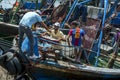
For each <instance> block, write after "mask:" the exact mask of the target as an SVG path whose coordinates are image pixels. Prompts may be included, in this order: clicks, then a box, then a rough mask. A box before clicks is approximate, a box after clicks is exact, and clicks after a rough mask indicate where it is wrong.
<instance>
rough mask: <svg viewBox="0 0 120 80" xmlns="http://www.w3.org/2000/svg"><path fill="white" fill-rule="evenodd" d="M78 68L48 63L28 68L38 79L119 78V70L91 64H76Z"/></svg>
mask: <svg viewBox="0 0 120 80" xmlns="http://www.w3.org/2000/svg"><path fill="white" fill-rule="evenodd" d="M56 66H57V67H56ZM78 66H80V67H78V69H75V68H70V67H65V66H60V65H55V64H54V65H50V64H49V65H48V64H38V65H35V66H34V67H32V68H31V69H30V72H31V73H32V77H35V78H36V79H39V78H41V77H54V78H58V79H61V78H63V79H65V80H66V79H75V80H79V79H90V80H92V79H99V80H101V79H119V78H120V70H117V69H108V68H98V67H91V66H82V65H78Z"/></svg>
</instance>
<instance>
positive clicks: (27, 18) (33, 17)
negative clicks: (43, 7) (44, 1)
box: [19, 10, 48, 56]
mask: <svg viewBox="0 0 120 80" xmlns="http://www.w3.org/2000/svg"><path fill="white" fill-rule="evenodd" d="M36 23H40V24H41V25H42V26H43V27H44V28H46V29H47V30H48V28H47V26H46V24H45V23H44V22H43V21H42V18H41V11H40V10H36V11H35V12H27V13H26V14H25V15H24V16H23V17H22V19H21V21H20V23H19V51H20V53H22V50H21V45H22V40H23V36H24V34H26V36H27V37H28V39H29V41H30V54H29V56H33V34H32V26H34V24H36Z"/></svg>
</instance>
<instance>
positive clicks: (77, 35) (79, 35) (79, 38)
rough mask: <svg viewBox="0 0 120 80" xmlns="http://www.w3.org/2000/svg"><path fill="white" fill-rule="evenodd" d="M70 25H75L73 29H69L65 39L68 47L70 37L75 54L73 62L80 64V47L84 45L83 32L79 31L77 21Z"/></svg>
mask: <svg viewBox="0 0 120 80" xmlns="http://www.w3.org/2000/svg"><path fill="white" fill-rule="evenodd" d="M72 24H74V25H75V28H74V29H70V31H69V33H68V37H67V41H68V45H69V46H70V40H69V38H70V36H71V39H72V40H71V44H72V46H73V47H74V54H75V61H76V62H79V63H81V62H80V57H81V52H82V51H81V47H82V44H83V45H84V42H83V41H84V40H85V37H84V35H85V31H84V30H83V29H80V24H79V23H78V22H77V21H73V22H72Z"/></svg>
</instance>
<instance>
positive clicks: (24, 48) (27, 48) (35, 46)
mask: <svg viewBox="0 0 120 80" xmlns="http://www.w3.org/2000/svg"><path fill="white" fill-rule="evenodd" d="M38 26H39V24H38V23H36V24H35V25H34V27H32V34H33V42H34V43H33V52H34V54H33V56H30V57H29V58H31V59H36V58H40V57H41V55H40V53H39V51H38V36H37V32H36V29H37V27H38ZM21 49H22V52H24V53H27V54H26V55H29V52H30V41H29V39H28V37H25V39H24V40H23V42H22V47H21Z"/></svg>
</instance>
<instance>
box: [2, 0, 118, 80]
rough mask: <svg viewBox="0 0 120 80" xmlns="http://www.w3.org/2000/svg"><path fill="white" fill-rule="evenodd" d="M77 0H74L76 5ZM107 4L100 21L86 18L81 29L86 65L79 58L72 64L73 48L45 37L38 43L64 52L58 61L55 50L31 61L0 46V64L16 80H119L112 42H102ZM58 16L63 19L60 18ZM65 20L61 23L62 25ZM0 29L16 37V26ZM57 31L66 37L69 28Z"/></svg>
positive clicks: (4, 25) (7, 25) (4, 24)
mask: <svg viewBox="0 0 120 80" xmlns="http://www.w3.org/2000/svg"><path fill="white" fill-rule="evenodd" d="M77 1H78V0H75V2H76V3H77ZM87 1H89V0H87ZM118 1H119V0H116V2H115V3H117V2H118ZM107 2H108V1H107V0H105V9H104V16H103V20H101V19H93V18H87V22H86V25H85V26H83V27H82V28H83V29H84V30H85V32H86V36H85V37H86V38H85V43H86V44H85V45H84V48H83V54H84V55H85V56H86V55H87V56H86V59H88V61H89V62H90V64H89V65H88V64H87V63H86V62H85V61H84V59H82V60H83V61H82V62H83V64H81V63H79V62H75V59H74V54H73V51H74V49H73V48H74V47H72V46H68V45H67V44H66V42H62V43H63V44H62V45H59V44H58V43H57V41H55V40H54V39H51V38H48V37H38V38H39V40H40V41H41V40H42V41H46V42H48V43H49V44H56V45H59V46H62V47H63V52H64V55H63V56H62V57H63V58H62V59H57V61H56V54H58V53H59V51H52V50H50V51H45V52H44V53H45V54H47V57H46V60H39V59H38V60H37V59H35V60H32V59H29V58H28V57H27V56H26V55H25V54H20V53H19V50H18V48H17V47H16V46H14V47H12V48H10V49H9V50H8V51H5V52H4V49H3V48H2V47H0V54H1V56H0V65H1V66H2V67H4V68H5V69H6V70H8V72H9V73H10V74H11V75H15V78H16V79H20V80H22V78H24V79H25V80H29V77H30V78H31V79H33V80H40V79H41V78H43V79H46V77H47V78H49V80H50V79H51V80H58V79H59V80H71V79H73V80H79V79H91V80H92V79H100V80H101V79H108V80H111V79H120V66H119V65H120V60H119V57H120V55H119V54H118V52H115V54H114V50H116V48H115V49H114V45H116V44H115V43H113V44H112V45H108V44H105V43H102V28H101V27H104V25H105V19H106V18H105V17H106V6H107V5H106V4H107ZM71 11H72V9H71V10H70V12H69V13H71ZM69 13H68V14H67V18H65V21H66V20H67V19H68V18H69V15H70V14H69ZM61 16H62V17H64V15H61ZM61 16H60V17H61ZM53 19H54V17H53ZM65 21H63V25H64V23H65ZM101 23H102V24H101ZM1 26H2V28H1V29H2V30H1V29H0V30H1V31H2V32H3V33H6V32H4V31H6V29H7V28H6V29H4V27H9V29H8V31H11V32H9V33H11V34H17V32H18V31H17V30H18V26H17V25H11V24H6V23H3V22H1V23H0V27H1ZM10 29H11V30H10ZM61 30H62V31H63V33H64V34H66V35H67V34H68V31H69V29H61ZM13 31H16V32H13ZM114 33H115V32H114ZM113 35H114V34H113V33H111V37H112V38H113V37H114V36H113ZM98 36H99V37H98ZM109 36H110V35H109ZM112 38H110V39H109V40H108V41H106V43H109V41H112ZM110 43H111V42H110ZM112 53H113V54H112ZM116 54H117V55H116ZM51 56H52V57H51ZM10 66H11V67H10ZM44 74H45V75H44ZM28 76H29V77H28Z"/></svg>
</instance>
